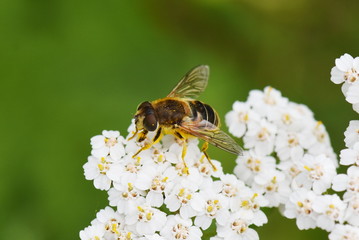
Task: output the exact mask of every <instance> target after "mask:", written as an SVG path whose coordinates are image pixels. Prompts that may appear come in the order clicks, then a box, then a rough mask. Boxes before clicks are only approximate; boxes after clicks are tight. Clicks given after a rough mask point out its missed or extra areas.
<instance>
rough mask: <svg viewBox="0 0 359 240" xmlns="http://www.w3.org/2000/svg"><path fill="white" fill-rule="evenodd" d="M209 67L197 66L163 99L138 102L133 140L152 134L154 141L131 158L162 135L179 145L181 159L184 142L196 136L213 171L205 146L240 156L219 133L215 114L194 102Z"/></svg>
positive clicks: (229, 141) (203, 87)
mask: <svg viewBox="0 0 359 240" xmlns="http://www.w3.org/2000/svg"><path fill="white" fill-rule="evenodd" d="M208 76H209V67H208V66H206V65H201V66H198V67H195V68H193V69H192V70H190V71H189V72H188V73H187V74H186V75H185V76H184V77H183V78H182V79H181V80H180V81H179V83H178V84H177V85H176V87H175V88H174V89H173V90H172V91H171V92H170V94H168V95H167V97H165V98H160V99H158V100H154V101H152V102H149V101H146V102H143V103H141V104H140V105H139V106H138V108H137V112H136V114H135V126H136V130H135V132H134V134H133V136H132V137H130V138H129V139H132V138H134V137H135V136H136V135H137V134H138V138H137V141H138V142H142V141H143V140H145V139H146V136H147V134H148V132H153V131H155V132H156V133H155V135H154V138H153V139H152V140H151V141H150V142H149V143H146V144H145V145H144V146H143V147H142V148H141V149H139V150H138V151H137V152H136V153H135V154H134V155H133V158H135V157H136V156H137V155H138V154H139V153H140V152H141V151H143V150H146V149H148V148H150V147H151V146H152V145H154V144H156V143H158V142H159V141H160V140H161V138H162V136H163V135H165V134H172V135H174V136H175V137H176V138H178V139H180V140H181V141H182V142H183V149H182V160H183V163H184V167H185V169H187V165H186V162H185V161H184V157H185V155H186V151H187V144H186V143H187V139H188V138H192V137H197V138H200V139H202V140H204V144H203V146H202V149H201V151H202V152H203V154H204V155H205V156H206V158H207V159H208V161H209V163H210V164H211V165H212V167H213V169H214V170H216V168H215V166H214V165H213V163H212V162H211V160H210V158H209V156H208V154H207V152H206V150H207V148H208V143H210V144H212V145H214V146H216V147H218V148H221V149H223V150H225V151H227V152H230V153H233V154H236V155H240V154H241V153H242V148H241V147H240V146H239V145H238V144H237V143H236V142H235V141H234V140H233V139H232V138H231V137H230V136H228V135H227V134H226V133H225V132H223V131H222V130H220V120H219V116H218V114H217V112H216V111H215V110H214V109H213V108H212V107H211V106H209V105H207V104H205V103H203V102H201V101H198V100H194V99H195V98H196V97H198V96H199V95H200V93H202V92H203V91H204V90H205V88H206V86H207V83H208Z"/></svg>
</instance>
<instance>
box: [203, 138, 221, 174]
mask: <svg viewBox="0 0 359 240" xmlns="http://www.w3.org/2000/svg"><path fill="white" fill-rule="evenodd" d="M207 149H208V142H204V143H203V145H202V149H201V151H202V152H203V154H204V155H203V156H202V158H201V160H200V161H201V162H202V161H203V158H204V157H206V158H207V160H208V162H209V164H211V166H212V168H213V171H217V168H216V166H214V164H213V162H212V161H211V159H210V158H209V156H208V153H207Z"/></svg>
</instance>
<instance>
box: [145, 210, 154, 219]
mask: <svg viewBox="0 0 359 240" xmlns="http://www.w3.org/2000/svg"><path fill="white" fill-rule="evenodd" d="M152 215H153V213H151V212H148V213H147V214H146V219H147V220H148V221H150V220H151V219H152Z"/></svg>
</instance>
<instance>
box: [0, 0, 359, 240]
mask: <svg viewBox="0 0 359 240" xmlns="http://www.w3.org/2000/svg"><path fill="white" fill-rule="evenodd" d="M358 7H359V2H358V1H357V0H352V1H334V0H329V1H324V0H322V1H312V0H295V1H294V0H293V1H286V0H262V1H252V0H238V1H234V0H232V1H231V0H222V1H220V0H195V1H178V2H177V1H151V0H148V1H141V2H140V1H118V0H117V1H114V0H108V1H93V0H88V1H75V0H63V1H47V0H31V1H30V0H28V1H26V0H2V1H0V36H1V37H0V89H1V94H0V98H1V103H0V104H1V116H2V117H1V120H0V121H1V124H0V131H1V136H2V137H1V142H0V144H1V147H0V159H1V180H0V216H1V217H0V221H1V222H0V239H25V240H33V239H36V240H43V239H55V240H56V239H78V233H79V231H80V230H81V229H83V228H84V227H86V226H88V225H89V224H90V221H91V220H92V219H94V218H95V214H96V212H97V211H98V210H99V209H102V208H104V207H105V206H107V204H108V201H107V194H106V192H101V191H99V190H96V189H95V188H94V187H93V183H92V182H91V181H86V180H85V178H84V176H83V169H82V166H83V164H84V163H85V162H86V161H87V156H88V155H89V154H90V144H89V140H90V138H91V137H92V136H94V135H97V134H100V133H101V131H102V130H103V129H107V130H110V129H112V130H120V131H121V132H122V133H125V132H126V130H127V127H128V125H129V123H130V120H131V117H132V115H133V114H134V112H135V109H136V107H137V104H138V103H140V102H142V101H144V100H153V99H156V98H160V97H163V96H165V95H166V94H167V93H168V92H169V91H170V90H171V89H172V87H173V86H174V85H175V84H176V83H177V81H178V80H179V79H180V77H182V76H183V74H184V73H185V72H187V71H188V70H189V69H190V68H192V67H194V66H196V65H199V64H208V65H210V67H211V77H210V82H209V86H208V88H207V90H206V92H205V93H204V94H203V95H202V96H201V98H200V99H201V100H203V101H205V102H207V103H209V104H210V105H212V106H213V107H214V108H216V109H217V111H218V112H219V114H220V116H221V117H222V119H223V117H224V115H225V113H226V112H228V111H229V110H230V109H231V107H232V103H233V102H234V101H235V100H241V101H243V100H245V99H246V98H247V95H248V92H249V91H250V90H251V89H258V88H259V89H263V88H264V87H265V86H267V85H271V86H273V87H274V88H277V89H279V90H280V91H282V94H283V95H284V96H287V97H288V98H289V99H290V100H292V101H295V102H299V103H304V104H306V105H308V106H309V107H310V108H311V109H312V110H313V111H314V113H315V116H316V119H318V120H322V121H323V122H324V124H325V125H326V127H327V130H328V131H329V133H330V135H331V138H332V143H333V146H334V149H335V150H336V152H337V153H338V152H339V150H340V149H341V148H343V147H344V144H343V131H344V130H345V129H346V127H347V125H348V121H349V120H351V119H354V118H356V119H357V118H358V115H357V114H354V112H353V111H352V109H351V105H349V104H348V103H346V102H345V101H344V97H343V95H342V93H341V91H340V87H339V86H336V85H334V84H333V83H331V82H330V80H329V78H330V69H331V68H332V66H333V65H334V60H335V58H337V57H339V56H340V55H342V54H344V53H346V52H347V53H350V54H352V55H353V56H358V55H359V44H358V42H359V32H358V30H359V27H358V23H359V15H358ZM210 155H211V156H212V157H213V158H216V159H220V160H222V162H223V164H224V165H225V169H226V170H227V171H228V172H230V171H231V170H232V168H233V166H234V160H235V157H234V156H232V155H230V154H227V153H225V152H223V151H220V150H217V149H213V148H211V149H210ZM269 220H270V223H268V224H267V225H265V226H264V227H261V228H259V229H258V232H259V234H260V237H261V239H288V238H291V239H292V240H295V239H318V238H319V239H325V238H327V233H325V232H324V231H320V230H311V231H299V230H297V229H296V226H295V222H294V221H293V220H285V219H284V218H282V217H281V216H280V215H279V214H278V213H277V211H272V212H270V213H269Z"/></svg>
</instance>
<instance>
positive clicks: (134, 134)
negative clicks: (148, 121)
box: [127, 127, 138, 140]
mask: <svg viewBox="0 0 359 240" xmlns="http://www.w3.org/2000/svg"><path fill="white" fill-rule="evenodd" d="M137 133H138V129H137V127H136V131H135V132H134V133H133V135H132V136H131V137H129V138H128V139H127V140H131V139H132V138H134V137H135V136H136V134H137Z"/></svg>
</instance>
